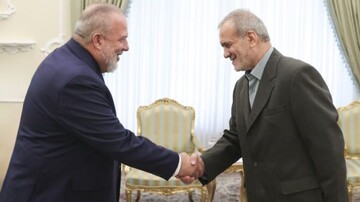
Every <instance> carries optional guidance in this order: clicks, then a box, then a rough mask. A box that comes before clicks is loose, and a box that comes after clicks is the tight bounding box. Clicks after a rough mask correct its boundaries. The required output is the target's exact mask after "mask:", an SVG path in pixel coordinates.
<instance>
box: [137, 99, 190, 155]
mask: <svg viewBox="0 0 360 202" xmlns="http://www.w3.org/2000/svg"><path fill="white" fill-rule="evenodd" d="M194 122H195V111H194V109H193V108H192V107H189V106H183V105H181V104H179V103H178V102H177V101H175V100H172V99H169V98H162V99H159V100H157V101H155V102H154V103H152V104H150V105H148V106H140V107H139V108H138V110H137V128H138V130H137V133H138V135H141V136H145V137H147V138H149V139H150V140H152V141H153V142H155V143H156V144H159V145H162V146H164V147H166V148H168V149H171V150H173V151H175V152H187V153H192V152H194V151H195V145H194V143H193V135H194Z"/></svg>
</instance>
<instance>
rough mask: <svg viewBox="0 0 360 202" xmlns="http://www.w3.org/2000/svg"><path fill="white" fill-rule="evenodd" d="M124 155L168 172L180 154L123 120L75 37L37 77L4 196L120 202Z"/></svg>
mask: <svg viewBox="0 0 360 202" xmlns="http://www.w3.org/2000/svg"><path fill="white" fill-rule="evenodd" d="M123 99H124V100H126V99H127V98H126V97H124V98H123ZM134 113H135V112H134ZM120 162H121V163H125V164H127V165H130V166H132V167H135V168H139V169H141V170H144V171H147V172H151V173H153V174H155V175H158V176H160V177H162V178H165V179H168V178H170V177H171V176H172V175H173V173H174V172H175V169H176V167H177V165H178V162H179V156H178V154H177V153H175V152H172V151H170V150H167V149H165V148H163V147H159V146H157V145H155V144H153V143H152V142H150V141H149V140H147V139H146V138H142V137H136V136H135V135H134V134H133V133H132V132H131V131H129V130H127V129H125V128H124V127H123V125H122V124H121V123H120V122H119V120H118V119H117V117H116V113H115V107H114V103H113V99H112V97H111V94H110V92H109V90H108V88H107V87H106V85H105V83H104V80H103V76H102V74H101V72H100V70H99V67H98V65H97V63H96V61H95V60H94V58H93V57H92V56H91V55H90V53H89V52H88V51H86V50H85V49H84V48H82V47H81V46H80V45H79V44H78V43H77V42H75V41H74V40H73V39H71V40H70V41H69V42H67V43H66V44H65V45H64V46H62V47H60V48H59V49H57V50H55V51H53V52H52V53H51V54H50V55H49V56H47V58H46V59H45V60H44V61H43V62H42V63H41V64H40V66H39V68H38V69H37V70H36V73H35V74H34V76H33V78H32V81H31V84H30V86H29V89H28V92H27V95H26V98H25V101H24V106H23V112H22V116H21V121H20V126H19V131H18V135H17V139H16V143H15V148H14V151H13V154H12V157H11V162H10V165H9V169H8V172H7V175H6V179H5V181H4V184H3V187H2V190H1V193H0V201H1V202H30V201H34V202H91V201H94V202H115V201H118V197H119V191H120V184H119V182H120V174H119V163H120Z"/></svg>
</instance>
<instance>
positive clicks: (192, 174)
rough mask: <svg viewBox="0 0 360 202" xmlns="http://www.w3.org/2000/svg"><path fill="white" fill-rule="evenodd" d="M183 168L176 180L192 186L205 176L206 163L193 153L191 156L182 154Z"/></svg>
mask: <svg viewBox="0 0 360 202" xmlns="http://www.w3.org/2000/svg"><path fill="white" fill-rule="evenodd" d="M180 157H181V167H180V171H179V173H178V175H177V176H176V178H178V179H180V180H181V181H182V182H183V183H185V184H190V183H192V182H193V181H194V180H196V179H197V178H199V177H201V176H202V175H203V174H204V162H203V160H202V159H201V158H200V156H199V155H198V154H196V153H193V154H192V155H191V156H189V155H188V154H187V153H185V152H182V153H180Z"/></svg>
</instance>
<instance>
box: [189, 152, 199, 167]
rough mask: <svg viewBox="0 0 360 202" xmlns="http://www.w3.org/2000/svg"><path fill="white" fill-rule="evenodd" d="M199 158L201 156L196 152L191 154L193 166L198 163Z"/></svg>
mask: <svg viewBox="0 0 360 202" xmlns="http://www.w3.org/2000/svg"><path fill="white" fill-rule="evenodd" d="M198 158H199V156H198V155H197V154H196V153H193V154H191V157H190V163H191V165H193V166H194V165H196V164H197V161H198Z"/></svg>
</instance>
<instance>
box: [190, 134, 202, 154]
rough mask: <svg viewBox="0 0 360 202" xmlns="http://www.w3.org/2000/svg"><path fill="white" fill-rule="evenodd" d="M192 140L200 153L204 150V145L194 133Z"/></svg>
mask: <svg viewBox="0 0 360 202" xmlns="http://www.w3.org/2000/svg"><path fill="white" fill-rule="evenodd" d="M192 141H193V143H194V145H195V149H196V150H197V151H199V152H200V153H203V152H204V151H205V149H204V147H202V146H201V144H200V141H199V139H198V138H197V136H196V135H195V134H194V133H193V134H192Z"/></svg>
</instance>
